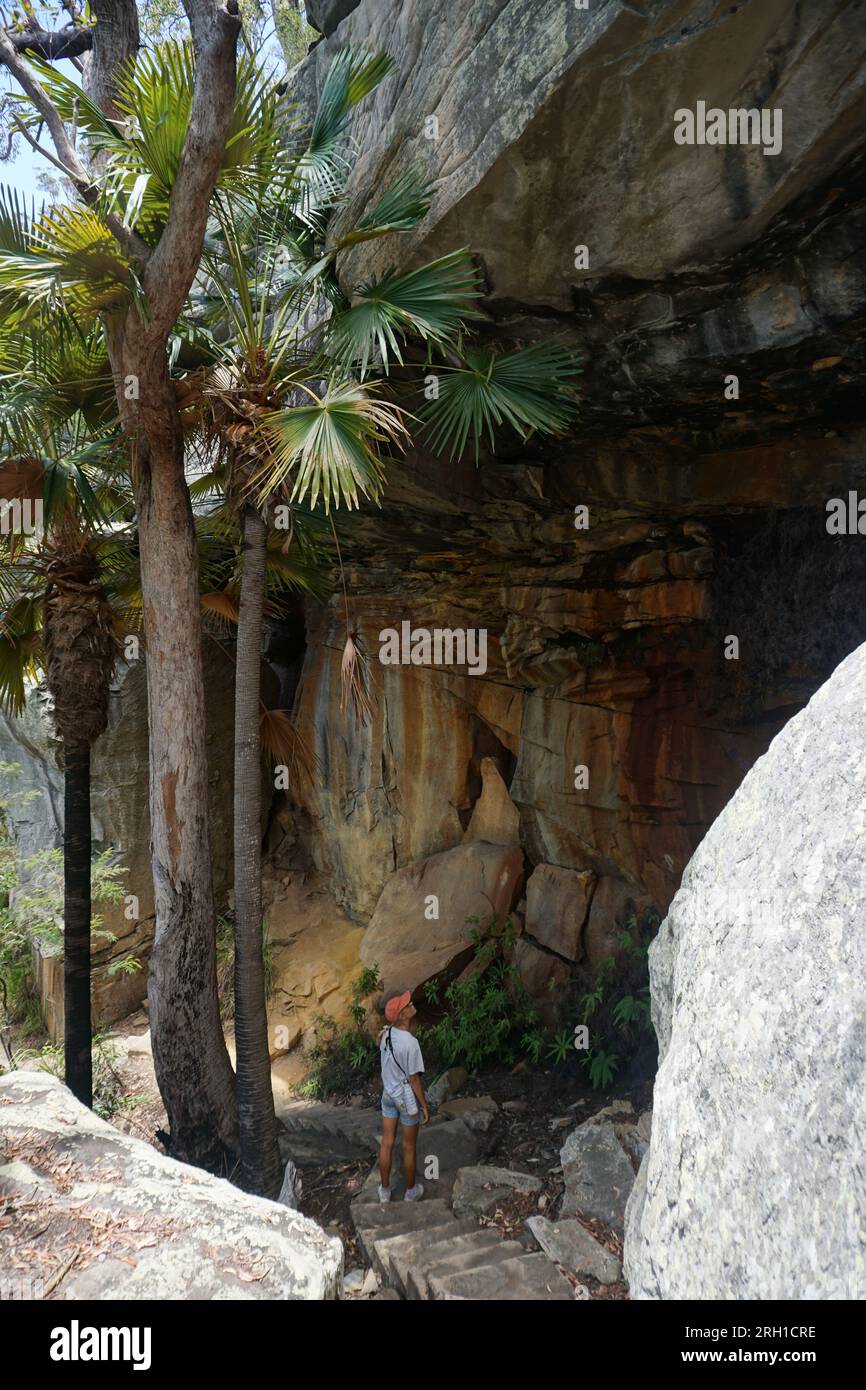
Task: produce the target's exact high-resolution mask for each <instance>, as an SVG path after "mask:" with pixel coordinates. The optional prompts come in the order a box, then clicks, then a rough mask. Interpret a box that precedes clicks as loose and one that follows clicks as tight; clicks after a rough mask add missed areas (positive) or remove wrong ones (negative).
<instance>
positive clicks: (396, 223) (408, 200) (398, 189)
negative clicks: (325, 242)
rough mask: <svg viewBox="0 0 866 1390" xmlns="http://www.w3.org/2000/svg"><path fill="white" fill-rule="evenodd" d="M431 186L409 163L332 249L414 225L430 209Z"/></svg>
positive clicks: (400, 230)
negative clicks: (373, 205)
mask: <svg viewBox="0 0 866 1390" xmlns="http://www.w3.org/2000/svg"><path fill="white" fill-rule="evenodd" d="M432 196H433V185H432V183H431V182H430V181H429V179H427V177H426V175H424V174H422V173H421V171H420V170H419V169H418V168H416V167H415V166H413V167H412V168H410V169H407V170H406V171H405V172H404V173H402V174H401V175H400V176H399V178H397V179H395V180H394V182H393V183H392V184H391V186H390V188H389V189H388V190H387V192H386V193H385V194H383V196H382V197H381V198H380V200H379V202H378V203H376V205H375V207H372V208H371V209H370V211H369V212H368V213H367V214H366V215H365V216H364V217H363V218H362V219H361V221H360V222H358V223H356V225H355V226H354V227H353V228H352V230H351V231H350V232H347V233H346V235H345V236H342V237H340V239H339V241H338V242H337V244H336V249H338V250H342V249H343V248H344V247H346V246H355V245H356V244H357V243H358V242H361V241H370V240H372V239H373V238H374V237H382V236H387V235H388V234H389V233H390V232H406V231H409V230H410V228H412V227H415V226H417V224H418V223H419V222H420V221H421V219H422V217H424V216H426V214H427V212H428V211H429V209H430V201H431V198H432Z"/></svg>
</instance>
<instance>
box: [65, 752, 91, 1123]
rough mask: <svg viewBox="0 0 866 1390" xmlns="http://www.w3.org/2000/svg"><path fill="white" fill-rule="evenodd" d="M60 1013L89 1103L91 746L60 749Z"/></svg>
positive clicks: (69, 1071)
mask: <svg viewBox="0 0 866 1390" xmlns="http://www.w3.org/2000/svg"><path fill="white" fill-rule="evenodd" d="M63 1014H64V1024H63V1032H64V1044H65V1057H66V1062H65V1078H66V1084H67V1086H68V1087H69V1089H70V1091H71V1092H72V1094H73V1095H74V1096H76V1097H77V1099H78V1100H80V1101H81V1103H82V1104H83V1105H87V1106H91V1105H92V1104H93V1075H92V1064H91V1022H90V749H89V747H88V746H87V744H80V745H77V746H75V747H69V746H67V747H66V749H65V777H64V817H63Z"/></svg>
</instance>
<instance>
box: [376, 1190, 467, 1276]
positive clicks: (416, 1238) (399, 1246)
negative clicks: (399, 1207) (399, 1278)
mask: <svg viewBox="0 0 866 1390" xmlns="http://www.w3.org/2000/svg"><path fill="white" fill-rule="evenodd" d="M407 1205H408V1203H407ZM461 1226H462V1223H461V1222H459V1221H455V1219H454V1217H453V1216H452V1217H451V1218H450V1219H449V1220H447V1221H444V1222H443V1223H442V1225H441V1226H425V1227H422V1229H421V1230H417V1229H413V1230H411V1231H403V1232H401V1234H400V1235H397V1234H396V1233H393V1232H391V1231H388V1232H386V1233H385V1234H384V1235H381V1236H379V1237H378V1238H377V1239H376V1240H374V1242H373V1268H374V1269H375V1271H376V1273H377V1274H378V1275H379V1276H380V1277H381V1279H382V1282H383V1283H386V1284H387V1283H390V1282H391V1275H392V1271H393V1263H392V1261H393V1256H394V1254H395V1253H396V1252H397V1251H401V1250H405V1249H406V1248H407V1245H408V1247H409V1248H410V1249H412V1250H413V1251H414V1254H415V1257H417V1255H418V1252H419V1251H420V1249H421V1248H422V1247H423V1245H424V1244H425V1243H428V1242H430V1241H434V1240H435V1241H447V1240H448V1237H449V1236H455V1235H460V1234H462V1231H461V1229H460V1228H461ZM398 1287H399V1285H398ZM402 1292H404V1290H403V1289H401V1293H402Z"/></svg>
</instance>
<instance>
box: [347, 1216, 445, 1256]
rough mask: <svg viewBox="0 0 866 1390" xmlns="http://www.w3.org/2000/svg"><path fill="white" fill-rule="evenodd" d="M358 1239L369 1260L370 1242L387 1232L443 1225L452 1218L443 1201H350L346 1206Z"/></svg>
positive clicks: (371, 1253)
mask: <svg viewBox="0 0 866 1390" xmlns="http://www.w3.org/2000/svg"><path fill="white" fill-rule="evenodd" d="M350 1210H351V1212H352V1221H353V1223H354V1226H355V1231H356V1233H357V1236H358V1240H359V1241H360V1242H361V1246H362V1248H363V1250H364V1253H365V1255H366V1256H367V1259H368V1260H370V1261H371V1262H372V1258H373V1242H374V1241H375V1240H377V1239H379V1238H382V1237H384V1236H385V1235H386V1233H387V1234H389V1235H395V1236H396V1235H403V1234H405V1233H406V1232H407V1231H420V1230H425V1229H426V1228H427V1227H429V1226H444V1225H446V1224H447V1222H448V1221H455V1220H456V1217H455V1216H453V1215H452V1213H451V1210H450V1208H449V1207H448V1204H447V1202H443V1201H433V1202H377V1203H376V1205H375V1206H374V1205H373V1204H372V1203H361V1202H357V1201H356V1202H353V1203H352V1206H351V1208H350Z"/></svg>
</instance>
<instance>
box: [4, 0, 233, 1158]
mask: <svg viewBox="0 0 866 1390" xmlns="http://www.w3.org/2000/svg"><path fill="white" fill-rule="evenodd" d="M182 3H183V8H184V11H185V13H186V16H187V19H188V20H189V26H190V34H191V42H192V48H193V52H194V55H195V78H194V88H193V94H192V101H191V105H190V112H189V124H188V128H187V131H186V136H185V139H184V146H183V151H182V153H181V157H180V161H179V164H178V167H177V171H176V174H175V178H174V180H173V184H172V191H171V198H170V202H169V208H168V214H167V217H166V220H165V224H164V226H163V229H162V231H161V233H160V235H159V239H158V240H157V242H156V244H155V245H149V244H146V243H145V242H144V241H142V239H141V237H140V236H139V235H138V233H137V232H136V230H135V229H134V228H133V227H129V226H127V225H126V224H125V223H124V221H123V218H122V215H121V213H120V212H118V211H116V210H112V211H108V212H105V213H104V220H105V224H106V226H107V227H108V228H109V230H110V231H111V232H112V235H113V236H114V237H115V238H116V239H117V241H118V243H119V244H120V246H121V247H122V248H123V250H124V253H125V254H126V255H127V257H128V258H129V260H130V263H131V264H132V265H133V266H134V267H135V270H136V274H137V278H138V283H139V285H140V287H141V290H142V291H143V296H140V302H139V303H138V304H137V305H136V304H130V305H127V306H124V307H123V308H118V309H116V310H111V311H106V314H105V315H104V318H103V324H104V327H105V333H106V339H107V344H108V352H109V358H110V361H111V369H112V375H113V377H114V383H115V390H116V393H117V401H118V407H119V410H120V415H121V419H122V421H123V425H124V430H125V435H126V440H127V444H128V447H129V453H130V457H131V462H132V468H133V476H134V479H135V491H136V507H137V511H138V522H139V544H140V551H141V573H142V590H143V600H144V605H143V613H144V632H145V640H146V642H147V687H148V717H149V729H150V811H151V836H152V863H153V878H154V896H155V901H156V938H155V945H154V951H153V957H152V961H151V971H150V982H149V994H150V1011H151V1027H152V1037H153V1055H154V1064H155V1067H156V1074H157V1082H158V1084H159V1088H160V1092H161V1094H162V1097H163V1100H164V1102H165V1106H166V1111H167V1112H168V1118H169V1125H170V1127H171V1148H172V1152H173V1153H174V1154H175V1155H176V1156H177V1157H179V1158H182V1159H186V1160H187V1161H189V1162H192V1163H200V1164H202V1165H203V1166H205V1167H216V1168H219V1167H221V1166H224V1165H225V1163H226V1162H227V1160H230V1157H231V1154H232V1150H233V1145H234V1141H235V1139H236V1135H237V1110H236V1104H235V1095H234V1078H233V1075H232V1070H231V1064H230V1062H229V1058H228V1053H227V1051H226V1046H225V1041H224V1038H223V1035H222V1029H221V1026H220V1019H219V1004H218V999H217V984H216V917H215V912H214V900H213V883H212V879H211V863H210V845H209V841H208V824H207V820H208V806H207V784H208V775H207V774H208V767H207V751H206V744H205V718H204V680H203V674H202V659H201V613H200V607H199V595H198V562H197V556H196V548H195V537H194V531H193V520H192V511H191V507H190V502H189V493H188V491H187V487H186V480H185V477H184V466H183V465H184V450H183V435H182V430H181V424H180V418H179V414H178V408H177V402H176V400H175V398H174V391H173V388H172V385H171V381H170V379H169V371H168V354H167V346H168V337H169V334H170V333H172V332H173V330H174V326H175V324H176V322H177V319H178V316H179V315H180V313H181V310H182V308H183V304H184V300H185V298H186V295H187V293H188V291H189V288H190V285H191V284H192V281H193V278H194V276H195V273H196V271H197V269H198V265H199V262H200V259H201V249H202V244H203V240H204V234H205V228H206V226H207V218H208V209H209V206H210V199H211V195H212V193H213V190H214V187H215V184H216V180H217V177H218V174H219V170H220V167H221V164H222V160H223V156H224V153H225V146H226V140H227V138H228V134H229V131H230V128H231V120H232V112H233V109H234V98H235V83H236V48H237V39H238V34H239V32H240V27H241V26H240V18H239V13H238V0H182ZM90 14H91V16H92V18H94V19H95V20H96V23H95V24H92V25H89V26H87V27H88V30H89V34H90V42H91V48H90V53H89V56H88V58H87V64H86V70H85V74H84V85H85V88H86V90H87V91H88V92H89V93H91V94H92V96H93V99H94V100H95V101H96V102H97V103H98V104H99V105H100V106H101V107H102V109H103V110H104V111H105V112H106V113H107V115H109V116H110V117H111V118H112V119H115V120H118V119H119V120H121V121H122V120H124V119H125V116H124V113H123V112H122V111H118V109H117V108H116V106H115V96H116V91H117V83H118V78H119V75H120V70H121V66H122V64H123V63H125V62H128V61H129V60H130V59H132V58H133V57H134V56H135V53H136V51H137V49H138V46H139V28H138V12H137V8H136V5H135V0H91V6H90ZM19 47H20V46H19ZM37 48H38V50H39V51H42V52H48V53H49V54H51V53H54V49H53V48H52V45H51V43H47V42H44V41H43V40H42V39H39V40H38V42H37ZM22 51H23V50H22ZM0 60H2V62H3V64H4V65H5V67H6V68H7V69H8V70H9V72H10V73H11V74H12V75H13V77H14V78H15V79H16V81H17V82H18V84H19V86H20V87H21V88H22V90H23V91H24V92H25V93H26V94H27V96H28V97H29V98H30V100H31V101H32V102H33V104H34V106H35V108H36V110H37V111H38V113H39V115H40V117H41V118H42V120H43V121H44V122H45V124H46V125H47V127H48V130H49V133H50V135H51V139H52V141H53V143H54V147H55V149H56V151H57V155H58V156H59V158H60V160H61V162H62V164H63V167H64V169H65V170H66V172H67V174H68V176H69V178H70V180H71V182H72V184H73V186H74V187H75V189H76V192H77V194H78V196H79V198H80V199H81V201H82V202H84V203H85V204H92V203H93V202H94V201H95V200H96V199H97V197H98V190H97V187H96V185H95V183H94V179H93V171H95V172H96V173H97V174H98V172H99V157H98V155H97V157H96V159H95V161H94V166H93V171H92V170H91V169H89V168H88V167H87V166H86V165H85V163H84V162H83V160H82V158H81V156H80V155H79V152H78V150H77V149H76V147H75V143H74V140H73V138H72V136H71V135H70V132H69V130H68V129H67V127H66V125H65V123H64V121H63V119H62V116H61V114H60V111H59V110H58V108H57V106H56V105H55V104H54V102H53V101H52V99H51V96H50V94H49V91H48V90H47V88H46V87H45V85H44V84H43V83H42V82H41V81H40V78H39V75H38V72H37V71H36V70H35V69H34V68H33V67H32V66H30V65H28V63H27V62H26V61H25V59H24V58H23V57H22V56H21V51H19V48H16V45H15V44H13V42H12V40H11V39H10V38H8V37H7V35H6V31H5V29H4V28H3V27H2V26H0ZM143 306H146V307H143Z"/></svg>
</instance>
